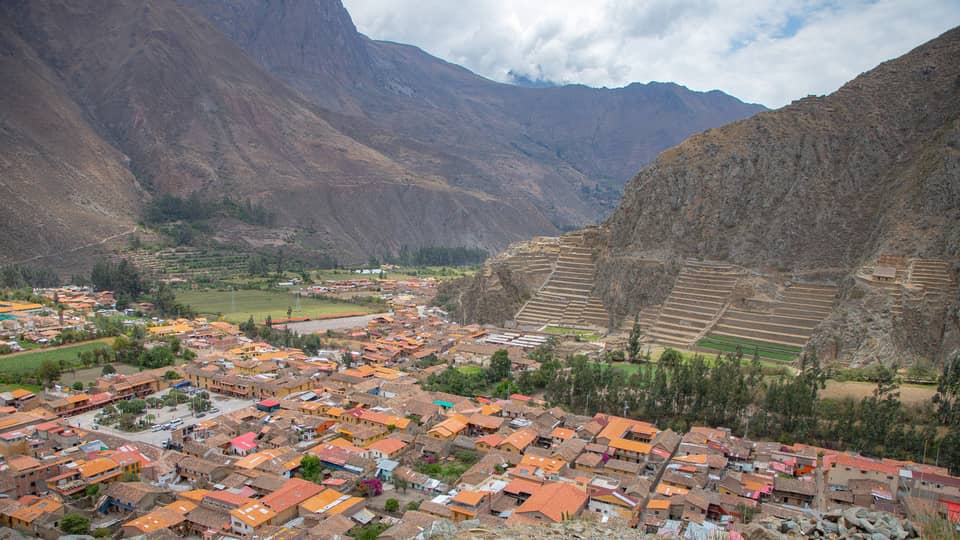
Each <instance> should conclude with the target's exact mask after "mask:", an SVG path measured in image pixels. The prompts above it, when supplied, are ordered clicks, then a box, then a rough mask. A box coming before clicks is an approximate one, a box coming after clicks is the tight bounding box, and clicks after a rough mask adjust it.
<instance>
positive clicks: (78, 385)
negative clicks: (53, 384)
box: [70, 381, 83, 392]
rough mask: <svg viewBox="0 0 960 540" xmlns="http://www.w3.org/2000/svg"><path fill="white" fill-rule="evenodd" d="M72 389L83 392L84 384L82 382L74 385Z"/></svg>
mask: <svg viewBox="0 0 960 540" xmlns="http://www.w3.org/2000/svg"><path fill="white" fill-rule="evenodd" d="M70 387H71V388H73V389H74V390H76V391H78V392H80V391H83V383H82V382H80V381H77V382H75V383H73V384H72V385H71V386H70Z"/></svg>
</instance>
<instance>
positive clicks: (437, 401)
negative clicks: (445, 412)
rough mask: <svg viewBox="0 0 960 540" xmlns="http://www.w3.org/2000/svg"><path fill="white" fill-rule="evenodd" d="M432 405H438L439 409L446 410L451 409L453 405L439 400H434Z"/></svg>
mask: <svg viewBox="0 0 960 540" xmlns="http://www.w3.org/2000/svg"><path fill="white" fill-rule="evenodd" d="M433 404H434V405H439V406H441V407H445V408H447V409H449V408H451V407H453V403H450V402H449V401H443V400H441V399H437V400H434V402H433Z"/></svg>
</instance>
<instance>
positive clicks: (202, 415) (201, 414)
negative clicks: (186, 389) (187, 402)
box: [193, 411, 207, 418]
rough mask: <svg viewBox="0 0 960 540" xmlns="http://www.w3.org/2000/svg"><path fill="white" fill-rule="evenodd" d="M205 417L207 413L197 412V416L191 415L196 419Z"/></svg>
mask: <svg viewBox="0 0 960 540" xmlns="http://www.w3.org/2000/svg"><path fill="white" fill-rule="evenodd" d="M206 415H207V413H205V412H203V411H201V412H198V413H197V414H195V415H193V416H194V417H196V418H203V417H204V416H206Z"/></svg>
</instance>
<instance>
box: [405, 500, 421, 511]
mask: <svg viewBox="0 0 960 540" xmlns="http://www.w3.org/2000/svg"><path fill="white" fill-rule="evenodd" d="M419 509H420V501H410V502H408V503H407V510H419Z"/></svg>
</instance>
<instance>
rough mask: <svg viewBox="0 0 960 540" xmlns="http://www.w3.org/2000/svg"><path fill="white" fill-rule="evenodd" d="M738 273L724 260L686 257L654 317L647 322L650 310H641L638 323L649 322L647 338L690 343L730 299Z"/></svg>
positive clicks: (674, 342) (693, 341) (688, 345)
mask: <svg viewBox="0 0 960 540" xmlns="http://www.w3.org/2000/svg"><path fill="white" fill-rule="evenodd" d="M739 275H740V271H739V270H738V269H737V268H736V267H734V266H732V265H729V264H726V263H720V262H710V261H695V260H692V259H689V260H687V261H686V263H685V264H684V267H683V269H682V270H681V271H680V274H679V275H678V276H677V281H676V282H675V283H674V286H673V289H672V290H671V291H670V295H669V296H667V299H666V301H664V303H663V305H662V306H661V307H660V309H659V310H658V311H657V316H656V319H655V320H653V321H652V323H648V322H646V321H649V320H650V319H649V315H650V311H647V314H646V316H645V314H644V313H643V312H641V326H643V325H644V324H649V331H648V332H645V335H646V336H647V338H648V340H649V341H653V342H656V343H660V344H663V345H671V346H677V347H684V348H688V347H691V346H692V345H693V344H694V343H696V341H697V340H698V339H700V337H701V336H702V335H703V334H704V333H705V332H706V331H707V330H709V328H710V326H711V325H712V324H713V322H714V321H715V320H716V319H717V317H719V316H720V314H721V313H722V312H723V310H724V308H725V307H726V306H727V304H728V303H729V302H730V296H731V293H732V292H733V287H734V285H735V284H736V282H737V278H738V277H739Z"/></svg>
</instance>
